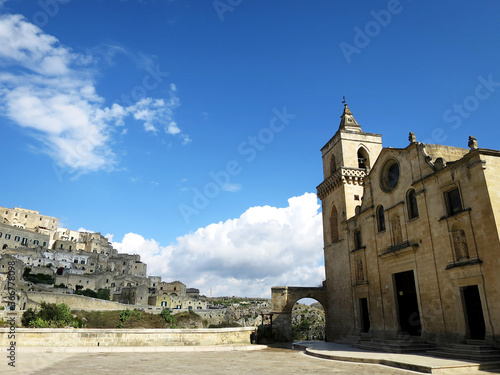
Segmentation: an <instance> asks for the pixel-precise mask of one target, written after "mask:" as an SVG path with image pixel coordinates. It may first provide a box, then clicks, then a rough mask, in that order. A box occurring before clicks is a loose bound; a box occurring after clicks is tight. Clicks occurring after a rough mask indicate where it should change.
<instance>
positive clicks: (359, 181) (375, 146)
mask: <svg viewBox="0 0 500 375" xmlns="http://www.w3.org/2000/svg"><path fill="white" fill-rule="evenodd" d="M343 103H344V112H343V113H342V115H341V116H340V125H339V128H338V130H337V132H336V133H335V135H334V136H333V137H332V138H331V139H330V140H329V141H328V142H327V144H326V145H325V146H323V148H322V149H321V154H322V157H323V177H324V180H323V182H322V183H321V184H320V185H319V186H318V187H317V193H318V197H319V199H321V202H322V206H323V235H324V244H325V247H326V246H328V245H330V244H332V243H335V242H338V241H340V240H341V237H342V234H341V231H340V225H341V223H342V222H343V221H345V220H347V219H349V218H351V217H352V216H354V215H355V211H356V206H358V205H361V201H362V199H363V179H364V177H365V176H366V175H367V174H368V173H369V172H370V168H371V166H372V165H373V163H375V160H376V159H377V157H378V155H379V153H380V151H381V150H382V135H380V134H374V133H365V132H364V131H363V130H362V129H361V125H360V124H358V122H357V121H356V119H355V118H354V115H353V113H352V112H351V110H350V109H349V107H348V105H347V103H346V102H345V100H344V101H343Z"/></svg>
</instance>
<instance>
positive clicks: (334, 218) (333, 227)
mask: <svg viewBox="0 0 500 375" xmlns="http://www.w3.org/2000/svg"><path fill="white" fill-rule="evenodd" d="M330 231H331V240H332V243H333V242H338V240H339V224H338V213H337V207H335V205H334V206H333V207H332V213H331V214H330Z"/></svg>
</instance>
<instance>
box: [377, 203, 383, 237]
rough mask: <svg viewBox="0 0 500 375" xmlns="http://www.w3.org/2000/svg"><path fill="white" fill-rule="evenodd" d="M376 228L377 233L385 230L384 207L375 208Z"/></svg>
mask: <svg viewBox="0 0 500 375" xmlns="http://www.w3.org/2000/svg"><path fill="white" fill-rule="evenodd" d="M377 228H378V231H379V232H383V231H384V230H385V213H384V206H378V207H377Z"/></svg>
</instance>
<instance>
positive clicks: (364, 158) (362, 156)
mask: <svg viewBox="0 0 500 375" xmlns="http://www.w3.org/2000/svg"><path fill="white" fill-rule="evenodd" d="M357 155H358V168H362V169H370V156H369V154H368V150H367V149H366V147H364V146H363V145H361V146H359V148H358V153H357Z"/></svg>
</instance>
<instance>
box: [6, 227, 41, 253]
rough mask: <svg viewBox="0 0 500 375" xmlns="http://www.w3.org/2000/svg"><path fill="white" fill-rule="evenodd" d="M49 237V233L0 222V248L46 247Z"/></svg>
mask: <svg viewBox="0 0 500 375" xmlns="http://www.w3.org/2000/svg"><path fill="white" fill-rule="evenodd" d="M49 239H50V237H49V235H47V234H45V233H39V232H34V231H31V230H27V229H24V228H23V227H19V226H13V225H10V224H0V249H7V248H11V249H16V248H23V249H28V248H30V249H34V248H41V247H45V248H46V247H47V246H48V243H49Z"/></svg>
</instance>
